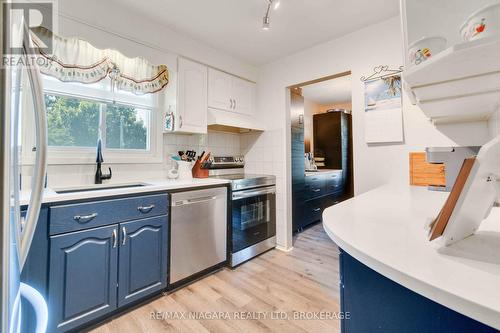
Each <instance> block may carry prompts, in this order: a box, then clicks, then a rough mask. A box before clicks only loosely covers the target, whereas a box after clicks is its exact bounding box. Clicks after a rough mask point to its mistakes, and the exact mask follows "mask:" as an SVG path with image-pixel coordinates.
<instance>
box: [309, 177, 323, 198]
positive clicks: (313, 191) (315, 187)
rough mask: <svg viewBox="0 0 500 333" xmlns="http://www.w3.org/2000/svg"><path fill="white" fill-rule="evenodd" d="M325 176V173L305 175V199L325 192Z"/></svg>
mask: <svg viewBox="0 0 500 333" xmlns="http://www.w3.org/2000/svg"><path fill="white" fill-rule="evenodd" d="M325 190H326V178H325V175H317V176H307V177H306V185H305V195H306V198H305V199H306V200H307V199H312V198H317V197H320V196H322V195H324V194H325Z"/></svg>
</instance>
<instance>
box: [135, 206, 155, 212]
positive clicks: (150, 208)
mask: <svg viewBox="0 0 500 333" xmlns="http://www.w3.org/2000/svg"><path fill="white" fill-rule="evenodd" d="M153 208H155V205H149V206H139V207H137V210H138V211H140V212H141V213H143V214H147V213H149V212H150V211H151V210H152V209H153Z"/></svg>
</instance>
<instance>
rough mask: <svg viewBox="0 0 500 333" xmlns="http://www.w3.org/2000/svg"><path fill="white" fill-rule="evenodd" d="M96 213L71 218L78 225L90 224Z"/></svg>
mask: <svg viewBox="0 0 500 333" xmlns="http://www.w3.org/2000/svg"><path fill="white" fill-rule="evenodd" d="M97 215H98V214H97V213H92V214H90V215H83V216H82V215H76V216H74V217H73V220H75V221H76V222H78V223H87V222H90V221H92V220H93V219H95V218H96V217H97Z"/></svg>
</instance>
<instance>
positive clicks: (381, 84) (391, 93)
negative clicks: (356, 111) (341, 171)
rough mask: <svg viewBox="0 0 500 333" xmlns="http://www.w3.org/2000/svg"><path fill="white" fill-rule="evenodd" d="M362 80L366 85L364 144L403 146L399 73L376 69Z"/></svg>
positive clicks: (380, 67) (379, 67) (385, 68)
mask: <svg viewBox="0 0 500 333" xmlns="http://www.w3.org/2000/svg"><path fill="white" fill-rule="evenodd" d="M361 80H362V81H363V82H364V84H365V87H364V88H365V141H366V143H368V144H376V143H400V142H403V141H404V136H403V101H402V80H401V70H390V69H388V66H378V67H375V69H374V74H372V75H371V76H369V77H368V78H365V77H363V78H361Z"/></svg>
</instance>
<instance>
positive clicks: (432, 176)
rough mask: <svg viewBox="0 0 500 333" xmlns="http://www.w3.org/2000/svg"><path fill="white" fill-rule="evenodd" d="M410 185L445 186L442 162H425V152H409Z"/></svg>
mask: <svg viewBox="0 0 500 333" xmlns="http://www.w3.org/2000/svg"><path fill="white" fill-rule="evenodd" d="M410 185H416V186H429V185H432V186H446V174H445V166H444V164H431V163H427V160H426V155H425V152H411V153H410Z"/></svg>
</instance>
